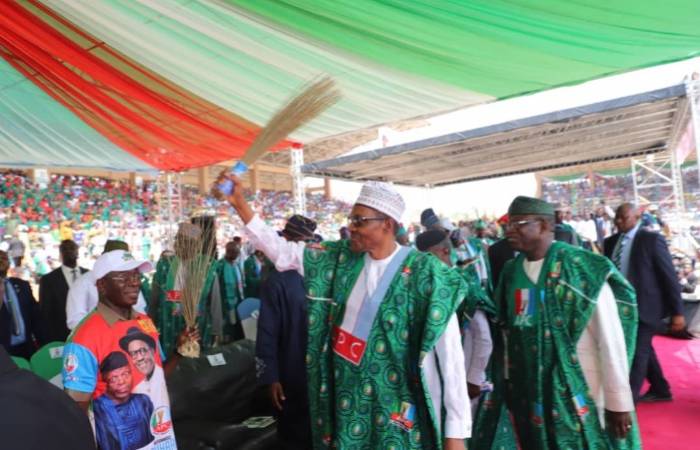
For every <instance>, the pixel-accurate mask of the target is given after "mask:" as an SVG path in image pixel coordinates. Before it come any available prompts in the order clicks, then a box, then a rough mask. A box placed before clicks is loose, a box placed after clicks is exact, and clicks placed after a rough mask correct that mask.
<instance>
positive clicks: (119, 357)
mask: <svg viewBox="0 0 700 450" xmlns="http://www.w3.org/2000/svg"><path fill="white" fill-rule="evenodd" d="M128 365H129V360H128V359H127V358H126V355H125V354H124V353H122V352H118V351H117V352H112V353H110V354H109V355H107V357H106V358H105V359H103V360H102V363H101V364H100V373H107V372H111V371H113V370H116V369H120V368H122V367H125V366H128Z"/></svg>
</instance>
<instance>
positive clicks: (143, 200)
mask: <svg viewBox="0 0 700 450" xmlns="http://www.w3.org/2000/svg"><path fill="white" fill-rule="evenodd" d="M246 194H247V198H249V199H250V200H251V201H252V202H253V205H254V207H255V209H256V210H257V211H260V213H261V214H262V215H264V216H265V217H266V218H267V219H266V220H267V221H268V223H269V224H270V225H272V226H277V227H280V228H281V227H282V226H284V222H285V220H286V218H287V217H289V216H290V215H291V214H292V213H293V209H294V208H293V198H292V195H291V193H289V192H277V191H270V190H261V191H259V192H258V193H257V194H254V193H253V192H251V191H250V190H246ZM166 197H167V196H166V195H164V194H163V192H161V191H159V189H158V184H157V183H156V182H155V181H143V182H141V183H139V184H138V185H132V184H130V183H128V182H122V181H113V180H110V179H106V178H99V177H87V176H72V175H59V174H54V175H52V176H51V177H50V179H49V181H48V183H46V184H39V183H33V182H32V181H31V180H30V179H29V177H28V176H27V175H26V174H25V173H24V172H22V171H6V172H0V249H2V250H5V251H7V252H8V254H9V255H10V264H11V274H12V275H14V276H17V277H19V278H22V279H25V280H27V281H30V282H31V284H32V286H33V288H34V290H35V291H36V288H37V287H38V282H39V278H41V277H42V276H43V275H46V274H47V273H49V272H50V271H51V270H53V269H55V268H56V267H58V266H60V264H61V262H60V252H59V244H60V243H61V241H63V240H66V239H70V240H72V241H74V242H75V243H76V244H77V245H78V248H79V254H78V261H79V262H80V264H81V265H82V266H83V267H86V268H91V267H92V266H93V264H94V263H95V260H96V259H97V258H98V257H99V255H100V254H101V252H102V249H103V248H104V245H105V243H106V242H107V241H108V240H122V241H124V242H126V243H127V244H128V245H129V247H130V249H131V251H132V253H133V254H134V255H137V256H138V257H139V258H142V259H145V260H148V261H152V262H155V261H157V260H158V259H159V258H160V256H161V254H162V252H163V251H164V250H166V249H167V248H168V247H172V238H173V234H174V233H173V231H172V227H171V225H170V224H169V222H168V221H169V217H163V216H161V211H162V209H163V203H164V202H166V201H167V200H166ZM179 201H181V202H182V211H183V215H184V216H192V215H194V214H211V215H215V216H216V217H217V225H218V226H217V248H219V249H222V250H223V248H224V246H225V244H226V242H227V237H230V236H233V235H236V234H239V233H240V230H241V227H242V223H241V222H240V220H237V219H236V218H235V217H233V215H232V214H231V213H232V210H231V208H230V207H228V206H226V205H225V204H219V203H218V202H214V201H213V199H212V198H211V197H210V196H202V195H199V193H198V191H197V189H196V188H195V187H193V186H187V185H185V186H182V191H181V193H180V196H179ZM307 202H308V203H307V211H308V215H309V216H310V217H313V218H314V219H315V220H317V221H318V223H319V224H320V225H319V228H318V230H317V233H318V234H319V235H321V236H328V237H330V236H335V235H337V234H338V232H339V230H340V228H341V227H342V225H343V219H344V216H343V214H344V211H347V209H348V207H349V205H348V204H347V203H345V202H343V201H340V200H335V199H326V198H324V196H323V194H320V193H313V194H309V195H308V196H307ZM212 205H215V206H212Z"/></svg>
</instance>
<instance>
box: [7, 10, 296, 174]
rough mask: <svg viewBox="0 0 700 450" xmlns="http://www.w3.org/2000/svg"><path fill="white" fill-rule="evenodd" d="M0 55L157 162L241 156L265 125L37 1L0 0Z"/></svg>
mask: <svg viewBox="0 0 700 450" xmlns="http://www.w3.org/2000/svg"><path fill="white" fill-rule="evenodd" d="M59 30H61V31H59ZM0 55H1V56H2V57H4V58H5V59H6V60H7V61H8V62H9V63H10V64H12V65H13V66H14V67H15V68H17V69H18V70H19V71H21V72H22V73H23V74H24V75H25V76H27V77H28V78H29V79H31V80H32V82H34V83H35V84H37V85H38V86H40V87H41V88H42V89H43V90H44V91H45V92H47V93H48V94H49V95H51V96H52V97H53V98H55V99H56V100H58V101H59V102H61V103H62V104H63V105H65V106H66V107H67V108H69V109H70V110H71V111H72V112H73V113H75V114H76V115H78V116H79V117H80V118H81V119H82V120H84V121H85V122H86V123H88V124H89V125H90V126H92V127H93V128H94V129H96V130H97V131H98V132H100V133H101V134H102V135H103V136H105V137H106V138H107V139H109V140H111V141H112V142H114V143H115V144H116V145H118V146H119V147H121V148H122V149H124V150H126V151H128V152H129V153H131V154H132V155H134V156H136V157H138V158H140V159H142V160H144V161H145V162H147V163H148V164H150V165H152V166H154V167H156V168H158V169H162V170H185V169H189V168H193V167H202V166H207V165H211V164H214V163H218V162H221V161H225V160H229V159H237V158H240V157H241V156H242V155H243V154H244V153H245V150H246V148H247V147H248V146H249V145H250V144H251V143H252V141H253V139H254V138H255V136H256V135H257V133H258V132H259V131H260V127H259V126H257V125H255V124H253V123H251V122H249V121H247V120H245V119H243V118H241V117H238V116H236V115H234V114H232V113H230V112H228V111H226V110H224V109H222V108H220V107H218V106H216V105H214V104H212V103H210V102H207V101H205V100H203V99H201V98H199V97H197V96H195V95H194V94H192V93H191V92H189V91H186V90H184V89H182V88H180V87H178V86H176V85H174V84H173V83H170V82H169V81H167V80H166V79H164V78H162V77H160V76H158V75H157V74H155V73H153V72H150V71H148V70H147V69H145V68H143V67H141V66H139V65H138V64H136V63H134V62H133V61H131V60H129V59H128V58H126V57H124V56H123V55H121V54H119V53H118V52H116V51H115V50H113V49H111V48H110V47H109V46H108V45H106V44H105V43H103V42H99V41H98V40H96V39H94V38H92V37H91V36H89V35H88V34H86V33H85V32H83V31H82V30H80V29H78V28H77V27H76V26H74V25H73V24H71V23H69V22H68V21H66V20H65V19H63V18H62V17H60V16H58V15H57V14H55V13H54V12H53V11H51V10H49V9H47V8H46V7H44V6H43V5H40V4H38V3H35V2H31V4H30V5H29V6H26V7H25V6H24V5H22V4H19V3H17V2H15V1H7V0H5V1H2V2H0ZM291 145H295V143H292V142H289V141H285V142H282V143H280V144H279V145H278V146H277V148H283V147H288V146H291Z"/></svg>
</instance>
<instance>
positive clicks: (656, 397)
mask: <svg viewBox="0 0 700 450" xmlns="http://www.w3.org/2000/svg"><path fill="white" fill-rule="evenodd" d="M639 401H640V402H643V403H656V402H670V401H673V395H671V393H670V392H669V393H668V394H663V395H662V394H657V393H656V392H652V391H647V393H646V394H644V395H642V396H641V397H640V398H639Z"/></svg>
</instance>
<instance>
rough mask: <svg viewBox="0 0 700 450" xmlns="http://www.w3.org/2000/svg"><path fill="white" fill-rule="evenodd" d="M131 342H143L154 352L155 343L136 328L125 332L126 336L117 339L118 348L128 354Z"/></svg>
mask: <svg viewBox="0 0 700 450" xmlns="http://www.w3.org/2000/svg"><path fill="white" fill-rule="evenodd" d="M131 341H143V342H145V343H146V344H148V346H149V347H151V348H152V349H154V350H155V348H156V341H155V340H154V339H153V338H152V337H151V336H149V335H147V334H146V333H144V332H143V331H141V329H140V328H138V327H131V328H129V329H128V330H127V332H126V336H124V337H123V338H121V339H119V346H120V347H121V348H122V350H124V351H125V352H128V351H129V350H128V349H129V344H130V343H131Z"/></svg>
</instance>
